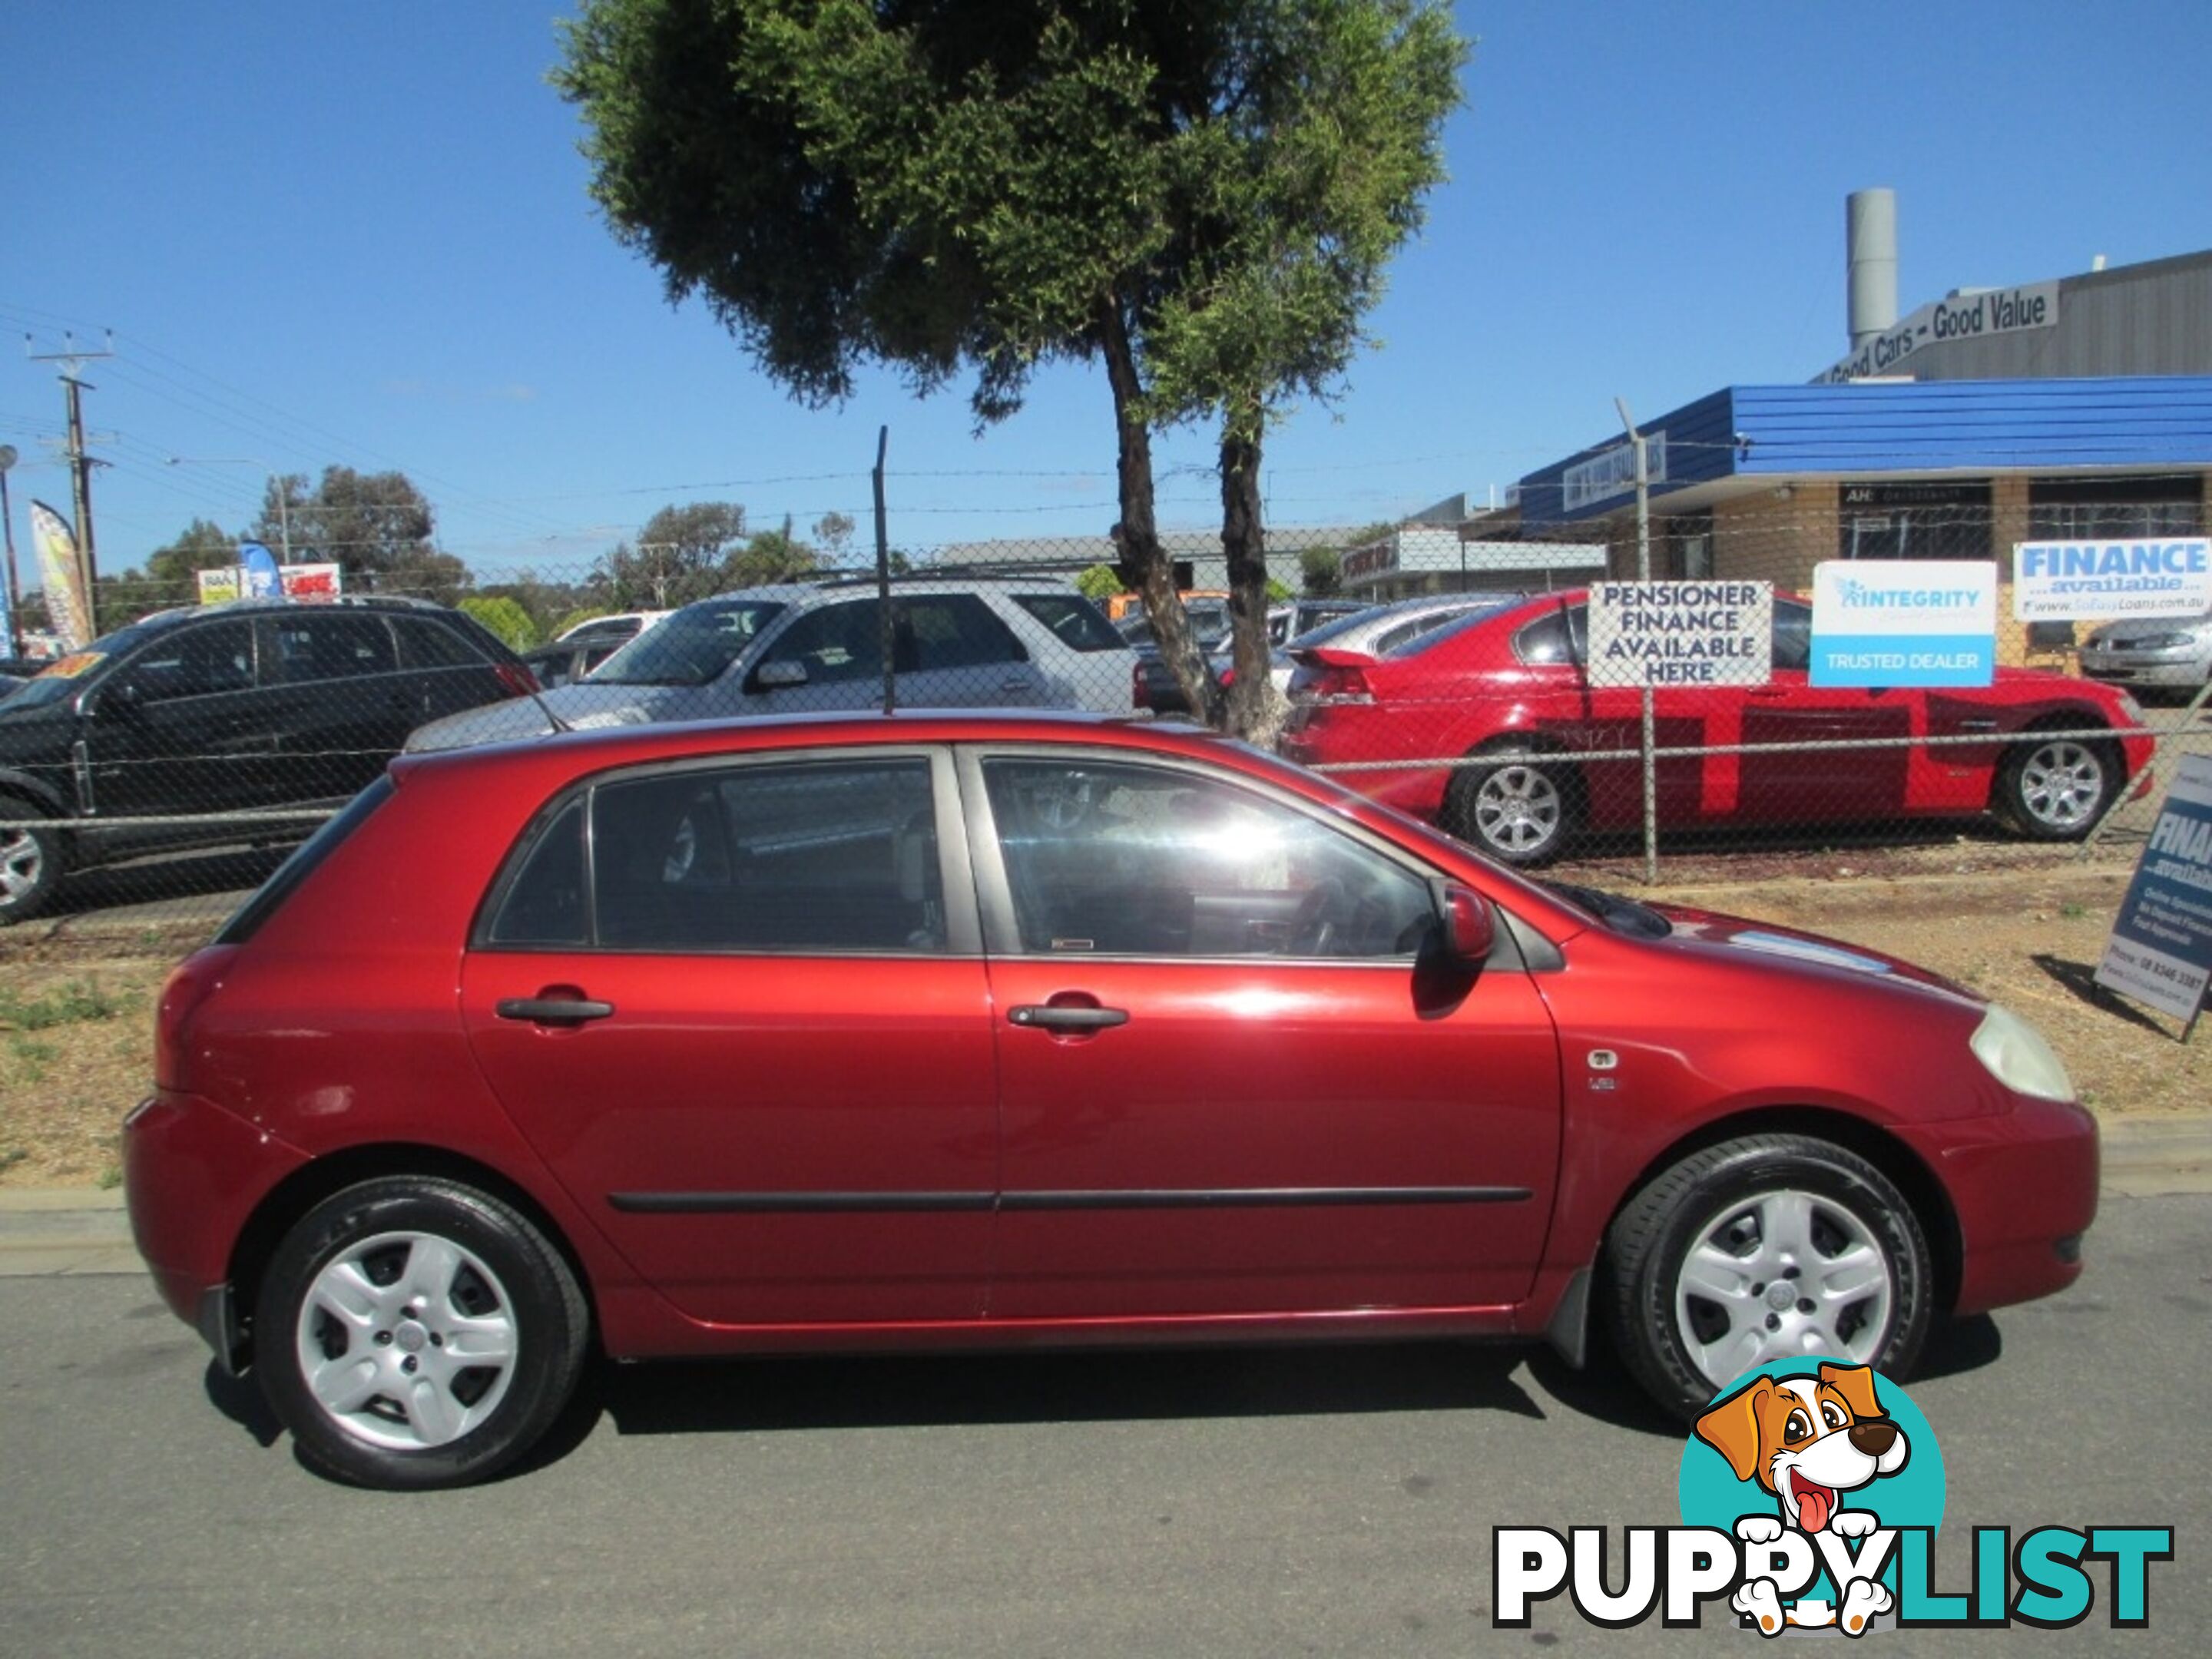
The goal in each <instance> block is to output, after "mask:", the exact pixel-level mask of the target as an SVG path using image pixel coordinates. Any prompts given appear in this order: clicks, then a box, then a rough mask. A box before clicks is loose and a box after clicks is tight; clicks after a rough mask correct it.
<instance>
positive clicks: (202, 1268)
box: [123, 1089, 307, 1363]
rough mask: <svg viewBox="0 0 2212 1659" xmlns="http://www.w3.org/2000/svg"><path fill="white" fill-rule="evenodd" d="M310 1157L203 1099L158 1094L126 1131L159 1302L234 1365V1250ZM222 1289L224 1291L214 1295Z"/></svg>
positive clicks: (144, 1247)
mask: <svg viewBox="0 0 2212 1659" xmlns="http://www.w3.org/2000/svg"><path fill="white" fill-rule="evenodd" d="M306 1162H307V1155H306V1154H305V1153H304V1152H300V1151H299V1150H298V1149H296V1148H295V1147H293V1146H288V1145H286V1144H285V1143H284V1142H283V1141H281V1140H279V1139H276V1137H275V1136H274V1135H271V1134H269V1133H265V1132H264V1131H263V1130H261V1129H259V1128H258V1127H255V1126H254V1125H253V1124H251V1123H249V1122H247V1121H246V1120H245V1119H243V1118H240V1117H238V1116H235V1115H233V1114H232V1113H230V1112H228V1111H226V1110H225V1109H223V1108H222V1107H220V1106H217V1105H216V1104H215V1103H212V1102H210V1101H208V1100H204V1099H202V1098H201V1097H198V1096H197V1095H187V1094H181V1093H179V1092H177V1091H173V1090H167V1089H164V1090H160V1091H156V1092H155V1094H154V1095H153V1096H151V1097H149V1098H148V1099H147V1100H145V1101H143V1102H142V1103H140V1105H139V1106H138V1108H137V1110H135V1111H133V1112H132V1113H131V1115H130V1116H129V1117H128V1118H126V1119H125V1121H124V1125H123V1186H124V1193H125V1197H126V1198H127V1199H128V1200H129V1202H130V1209H131V1234H132V1236H133V1237H135V1238H136V1239H137V1244H138V1254H139V1255H143V1257H145V1258H146V1266H147V1267H148V1268H149V1270H150V1271H151V1272H152V1273H153V1276H154V1283H155V1287H156V1288H157V1289H158V1290H159V1291H161V1299H162V1300H163V1301H164V1302H166V1303H167V1304H169V1307H170V1309H171V1310H172V1311H173V1312H174V1313H175V1314H176V1316H177V1317H178V1318H179V1319H181V1320H183V1321H184V1322H185V1323H186V1324H188V1325H191V1327H193V1328H195V1329H197V1330H198V1331H199V1332H200V1333H201V1334H202V1335H204V1336H206V1337H207V1338H208V1339H209V1341H210V1346H215V1347H216V1355H217V1357H218V1358H222V1359H223V1360H225V1361H226V1363H228V1360H229V1359H230V1358H231V1357H232V1355H231V1354H230V1353H229V1352H226V1351H225V1348H224V1346H222V1345H221V1344H219V1343H218V1341H217V1337H218V1334H223V1335H227V1336H231V1337H234V1335H235V1331H236V1326H237V1312H238V1310H235V1309H234V1308H232V1306H231V1304H230V1297H229V1295H228V1281H229V1278H230V1263H231V1253H232V1251H233V1250H234V1249H235V1247H236V1245H237V1243H238V1237H239V1235H240V1232H242V1231H244V1230H245V1227H246V1221H247V1219H248V1218H250V1217H251V1216H252V1213H253V1210H254V1206H256V1205H258V1203H259V1202H260V1201H261V1200H262V1199H263V1198H264V1196H265V1195H266V1194H268V1192H269V1191H270V1188H273V1187H275V1186H276V1183H277V1182H280V1181H282V1180H283V1178H284V1177H285V1176H288V1175H289V1174H291V1173H292V1171H293V1170H296V1169H298V1168H299V1167H300V1166H301V1164H305V1163H306ZM217 1292H222V1294H220V1295H217V1294H216V1293H217Z"/></svg>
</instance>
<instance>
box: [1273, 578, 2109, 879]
mask: <svg viewBox="0 0 2212 1659" xmlns="http://www.w3.org/2000/svg"><path fill="white" fill-rule="evenodd" d="M1583 618H1584V606H1583V594H1582V593H1581V592H1562V593H1553V594H1546V595H1543V596H1541V598H1537V599H1530V600H1528V602H1527V603H1525V604H1522V605H1514V606H1510V607H1509V608H1507V609H1504V610H1502V611H1489V612H1486V613H1485V614H1484V615H1482V616H1481V617H1476V618H1474V619H1473V620H1471V621H1469V622H1468V623H1464V624H1462V625H1461V626H1459V627H1457V628H1455V629H1445V630H1443V631H1441V632H1439V633H1437V634H1435V635H1429V636H1427V637H1426V638H1425V640H1423V641H1417V642H1416V643H1415V644H1413V646H1410V647H1407V648H1406V649H1405V650H1404V651H1403V652H1402V653H1399V654H1397V655H1394V656H1390V657H1387V658H1383V659H1379V660H1378V659H1375V658H1371V657H1364V656H1354V655H1350V654H1346V653H1333V652H1330V651H1327V650H1322V651H1316V652H1312V653H1307V654H1308V656H1309V657H1310V660H1309V661H1307V662H1306V663H1305V664H1304V667H1305V668H1306V670H1307V672H1306V673H1305V675H1304V677H1303V686H1302V688H1300V689H1298V690H1297V696H1298V697H1299V699H1300V700H1299V701H1298V702H1297V707H1296V708H1294V709H1293V710H1292V713H1291V723H1290V727H1289V731H1288V732H1287V735H1286V737H1285V744H1284V749H1285V753H1287V754H1288V755H1289V756H1290V757H1291V758H1292V759H1294V760H1297V761H1301V762H1303V763H1305V764H1307V765H1310V766H1322V765H1329V764H1334V763H1376V762H1409V763H1410V762H1418V761H1424V760H1427V761H1434V760H1437V759H1446V758H1449V759H1454V760H1457V759H1462V758H1465V757H1478V758H1482V757H1495V764H1491V765H1480V766H1459V767H1455V768H1450V769H1447V768H1443V767H1439V766H1434V765H1431V766H1420V765H1413V764H1408V765H1405V766H1401V767H1394V768H1392V769H1383V770H1370V769H1361V770H1358V771H1353V772H1349V773H1346V775H1345V776H1344V779H1343V781H1345V782H1346V783H1349V784H1351V785H1352V786H1353V787H1355V788H1358V789H1360V790H1362V791H1364V792H1365V793H1369V794H1371V795H1373V796H1375V797H1376V799H1381V800H1385V801H1389V803H1391V804H1392V805H1395V806H1398V807H1401V808H1403V809H1404V810H1405V811H1409V812H1412V813H1413V814H1414V815H1415V816H1417V817H1423V818H1426V819H1428V820H1430V821H1431V822H1433V823H1441V824H1442V825H1443V827H1444V828H1446V829H1449V830H1450V831H1451V832H1452V833H1453V834H1455V835H1456V836H1460V837H1461V838H1462V840H1465V841H1468V842H1473V843H1474V844H1475V845H1476V846H1478V847H1480V848H1482V849H1483V850H1484V851H1486V852H1488V853H1491V854H1494V855H1496V856H1497V857H1499V858H1502V859H1505V860H1509V861H1510V862H1512V863H1516V864H1541V863H1542V862H1544V861H1546V860H1549V859H1551V858H1553V857H1555V856H1556V855H1557V854H1559V851H1560V849H1561V848H1563V847H1564V846H1565V844H1566V843H1567V842H1569V841H1570V840H1571V839H1572V837H1573V836H1575V835H1576V834H1577V832H1578V831H1581V830H1585V829H1589V830H1600V831H1603V830H1618V829H1632V828H1634V827H1635V826H1637V825H1639V824H1641V823H1643V813H1644V784H1643V766H1642V763H1641V761H1640V760H1638V758H1637V757H1636V755H1635V752H1634V751H1636V750H1638V745H1639V744H1640V743H1641V742H1642V736H1643V702H1642V694H1641V693H1640V692H1639V691H1637V690H1633V689H1626V688H1623V689H1614V688H1607V687H1599V686H1593V685H1591V684H1589V679H1588V678H1587V677H1586V676H1585V674H1584V673H1583V638H1584V629H1583ZM1811 640H1812V611H1811V607H1810V606H1809V605H1806V604H1805V603H1804V602H1803V601H1802V600H1798V599H1786V598H1783V597H1780V596H1777V598H1776V599H1775V601H1774V661H1773V678H1772V680H1771V683H1770V684H1765V685H1759V686H1722V687H1705V686H1699V687H1691V686H1663V687H1661V688H1660V689H1659V690H1657V691H1656V694H1655V695H1654V698H1653V702H1654V705H1655V708H1654V716H1655V727H1656V730H1655V746H1656V747H1657V748H1659V749H1662V750H1664V749H1731V750H1732V749H1735V748H1737V747H1738V746H1740V745H1764V744H1772V745H1777V746H1776V747H1774V748H1771V749H1760V750H1754V751H1753V752H1750V753H1735V752H1732V753H1723V754H1708V755H1702V756H1682V757H1676V758H1673V759H1662V760H1661V761H1660V762H1659V763H1658V768H1657V778H1656V790H1657V809H1658V816H1659V822H1660V824H1661V826H1662V828H1668V829H1689V828H1692V827H1700V826H1712V825H1721V824H1759V825H1783V824H1812V823H1838V822H1851V821H1859V822H1867V823H1878V822H1881V821H1885V820H1889V819H1895V818H1925V817H1971V816H1972V815H1973V814H1975V813H1978V812H1983V811H1993V812H1995V813H1996V814H1997V815H1998V816H1999V817H2002V818H2003V819H2004V820H2005V821H2006V823H2008V824H2010V825H2011V826H2012V827H2013V828H2014V829H2015V830H2017V831H2018V832H2019V833H2020V834H2021V835H2024V836H2031V837H2033V838H2035V839H2037V840H2045V841H2063V840H2072V839H2075V838H2076V837H2079V836H2083V835H2086V834H2087V833H2088V831H2089V830H2090V829H2091V828H2093V826H2094V825H2095V823H2096V822H2097V819H2098V817H2099V816H2100V814H2101V813H2102V812H2103V811H2104V809H2105V807H2106V805H2108V804H2110V802H2111V801H2112V799H2113V797H2114V795H2115V793H2116V792H2117V791H2118V789H2119V788H2120V787H2121V786H2122V785H2123V784H2124V783H2125V781H2127V780H2128V779H2129V778H2130V777H2132V776H2134V775H2136V773H2137V772H2139V771H2140V770H2141V769H2142V768H2143V767H2144V766H2145V765H2146V764H2148V762H2149V759H2150V751H2151V740H2150V739H2149V738H2146V737H2142V736H2118V735H2115V736H2113V737H2110V738H2104V737H2099V736H2096V735H2095V733H2097V732H2108V731H2109V732H2116V733H2117V732H2123V731H2128V730H2131V729H2133V728H2136V727H2139V726H2141V725H2142V710H2141V709H2140V708H2136V705H2135V702H2134V701H2133V700H2132V699H2131V698H2130V697H2129V696H2128V695H2127V694H2126V693H2125V692H2124V691H2121V690H2118V689H2116V688H2114V687H2112V686H2106V685H2100V684H2096V683H2094V682H2093V681H2089V680H2080V679H2072V678H2067V677H2066V676H2064V675H2061V674H2047V673H2042V672H2038V671H2031V670H2027V669H2017V668H2000V669H1998V670H1997V673H1996V684H1993V685H1990V686H1987V687H1982V688H1970V689H1957V688H1948V687H1947V688H1942V689H1930V690H1911V689H1902V688H1899V689H1885V688H1874V689H1864V688H1823V687H1818V686H1814V685H1813V684H1810V683H1809V679H1808V674H1807V671H1806V664H1807V661H1808V657H1809V653H1810V645H1811ZM1930 738H1935V739H1940V740H1948V739H1963V741H1957V742H1953V741H1937V742H1934V743H1930V742H1929V741H1927V740H1928V739H1930ZM1984 738H1986V741H1984ZM1869 740H1875V741H1869ZM1854 742H1856V743H1861V744H1865V745H1866V746H1863V747H1842V746H1833V745H1841V744H1850V743H1854ZM1623 751H1627V752H1626V754H1625V755H1624V753H1623ZM1600 754H1607V755H1611V756H1612V757H1613V758H1609V759H1584V758H1582V757H1585V756H1595V755H1600Z"/></svg>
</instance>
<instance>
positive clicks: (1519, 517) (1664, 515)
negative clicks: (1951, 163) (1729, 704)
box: [1456, 192, 2212, 661]
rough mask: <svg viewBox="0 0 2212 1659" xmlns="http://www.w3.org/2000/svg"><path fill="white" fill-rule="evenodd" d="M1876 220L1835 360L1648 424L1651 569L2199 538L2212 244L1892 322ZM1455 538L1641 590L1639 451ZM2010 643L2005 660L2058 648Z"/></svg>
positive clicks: (1798, 567) (1547, 486) (2210, 434)
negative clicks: (1578, 559) (1513, 549)
mask: <svg viewBox="0 0 2212 1659" xmlns="http://www.w3.org/2000/svg"><path fill="white" fill-rule="evenodd" d="M1867 194H1886V192H1870V193H1867ZM1875 205H1876V206H1877V207H1879V206H1880V204H1875ZM1862 206H1863V204H1862V201H1861V198H1860V197H1854V198H1853V199H1852V212H1851V228H1852V232H1853V240H1852V246H1851V252H1852V258H1851V261H1850V268H1851V269H1850V274H1851V291H1852V305H1851V317H1852V322H1853V325H1854V326H1853V331H1852V344H1851V349H1850V352H1849V353H1847V354H1846V355H1845V356H1844V358H1842V359H1841V360H1839V361H1838V362H1836V363H1834V364H1832V365H1831V366H1829V367H1828V368H1826V369H1824V370H1823V371H1822V372H1821V373H1820V374H1819V375H1818V376H1817V377H1815V378H1814V380H1812V381H1811V382H1810V383H1809V384H1807V385H1802V386H1724V387H1723V388H1722V389H1721V390H1719V391H1717V392H1711V393H1709V394H1707V395H1706V396H1705V397H1702V398H1698V399H1696V400H1695V401H1694V402H1692V403H1688V404H1684V405H1682V407H1680V408H1679V409H1676V410H1670V411H1668V413H1666V414H1663V415H1662V416H1658V417H1657V418H1656V419H1655V420H1651V421H1649V422H1644V423H1641V424H1639V425H1638V428H1637V431H1638V434H1639V435H1641V436H1642V437H1643V438H1644V450H1645V462H1644V465H1645V472H1646V477H1647V481H1648V493H1649V511H1648V520H1647V522H1648V533H1649V537H1650V567H1651V574H1653V575H1654V576H1658V577H1702V576H1717V577H1722V578H1730V577H1735V578H1764V579H1766V580H1771V581H1772V582H1774V583H1775V584H1776V585H1777V586H1781V587H1784V588H1790V589H1801V590H1802V589H1805V588H1808V587H1809V586H1810V585H1811V582H1812V576H1813V568H1814V565H1816V564H1818V563H1820V562H1822V561H1823V560H1829V559H1908V558H1909V559H1992V560H1995V561H1996V562H1998V564H1999V569H2000V574H2001V576H2002V575H2004V574H2008V573H2009V570H2010V564H2011V549H2012V546H2013V544H2015V543H2016V542H2021V541H2041V540H2060V539H2069V538H2100V539H2108V538H2123V537H2156V536H2196V535H2202V534H2203V533H2204V532H2205V530H2206V527H2207V526H2208V525H2212V252H2202V253H2194V254H2190V255H2187V256H2185V257H2183V258H2171V259H2160V260H2156V261H2154V262H2151V263H2148V264H2137V265H2130V266H2126V267H2121V268H2116V269H2112V270H2102V269H2099V270H2090V271H2087V272H2084V273H2082V274H2081V275H2079V276H2071V277H2066V278H2062V279H2059V280H2057V281H2052V282H2046V283H2028V284H2026V285H2023V286H2021V287H2017V288H2011V289H1967V290H1960V291H1958V292H1955V293H1954V294H1951V295H1947V296H1946V297H1945V298H1944V299H1942V300H1940V301H1936V302H1934V303H1932V304H1930V305H1926V306H1923V307H1920V309H1919V310H1917V311H1916V312H1914V313H1912V314H1911V315H1910V316H1908V317H1905V318H1903V319H1899V318H1897V317H1896V315H1895V304H1894V277H1893V271H1894V255H1893V248H1894V236H1893V230H1892V231H1891V233H1890V234H1889V236H1888V239H1887V243H1886V246H1887V248H1888V249H1889V250H1890V253H1889V257H1888V260H1887V264H1888V269H1889V272H1890V276H1889V292H1888V295H1887V297H1886V299H1885V296H1884V295H1882V294H1881V276H1882V273H1881V270H1880V269H1879V267H1880V266H1881V263H1882V260H1881V252H1882V249H1883V247H1884V246H1885V244H1884V242H1883V241H1882V239H1881V236H1880V235H1879V234H1877V235H1876V236H1875V238H1874V239H1873V242H1872V245H1871V247H1869V244H1868V243H1867V242H1865V241H1863V240H1862V237H1861V234H1860V233H1861V230H1862V226H1861V224H1860V218H1861V209H1862ZM1891 211H1892V212H1893V209H1892V210H1891ZM1880 229H1881V227H1880V226H1879V225H1877V226H1876V230H1877V232H1879V231H1880ZM1869 264H1872V265H1873V266H1875V270H1873V271H1872V272H1871V274H1869V270H1868V266H1869ZM1456 532H1457V534H1458V535H1459V536H1461V537H1462V538H1466V539H1467V540H1468V541H1470V542H1472V543H1477V544H1481V543H1494V542H1497V541H1500V540H1504V539H1518V540H1524V541H1541V542H1565V543H1591V542H1595V543H1599V544H1602V545H1603V546H1604V547H1605V549H1606V556H1605V561H1604V562H1605V568H1606V569H1607V572H1608V573H1609V574H1613V575H1614V576H1632V575H1634V574H1636V569H1637V562H1638V521H1637V513H1636V506H1635V467H1634V450H1633V447H1632V445H1631V444H1630V443H1629V441H1627V437H1626V433H1625V432H1622V433H1617V434H1614V435H1609V436H1607V437H1606V438H1605V439H1603V440H1602V441H1599V442H1596V443H1593V444H1592V445H1591V446H1590V447H1588V448H1586V449H1583V450H1580V451H1578V452H1577V453H1574V454H1572V455H1569V456H1566V457H1564V458H1562V459H1559V460H1558V461H1555V462H1553V464H1552V465H1549V466H1546V467H1541V468H1539V469H1538V470H1537V471H1534V472H1531V473H1529V474H1528V475H1527V476H1526V477H1523V478H1522V479H1521V481H1520V483H1519V485H1518V487H1517V488H1516V490H1515V491H1514V492H1513V495H1512V498H1511V499H1510V501H1509V502H1508V503H1507V505H1506V506H1504V507H1502V508H1500V509H1498V510H1497V511H1495V512H1491V513H1481V514H1477V515H1472V516H1470V517H1469V518H1468V520H1464V521H1462V523H1461V524H1460V525H1459V526H1457V527H1456ZM2000 612H2001V614H2008V612H2009V605H2008V604H2007V603H2001V605H2000ZM2006 632H2007V633H2008V634H2009V635H2010V637H2009V638H2001V641H2000V648H2001V650H2002V652H2003V653H2004V654H2005V656H2006V658H2007V659H2008V660H2014V661H2018V660H2022V659H2023V658H2024V657H2026V656H2027V655H2029V654H2030V653H2031V644H2033V646H2034V647H2037V649H2036V651H2035V652H2034V653H2033V654H2036V655H2040V654H2041V651H2042V649H2044V648H2050V647H2057V646H2059V645H2063V633H2062V635H2061V636H2060V637H2058V638H2052V637H2051V636H2048V635H2045V636H2042V637H2039V638H2038V639H2037V640H2035V641H2033V642H2031V641H2030V640H2029V639H2028V637H2027V634H2026V631H2025V630H2022V629H2017V628H2013V627H2011V626H2010V625H2009V624H2006Z"/></svg>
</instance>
